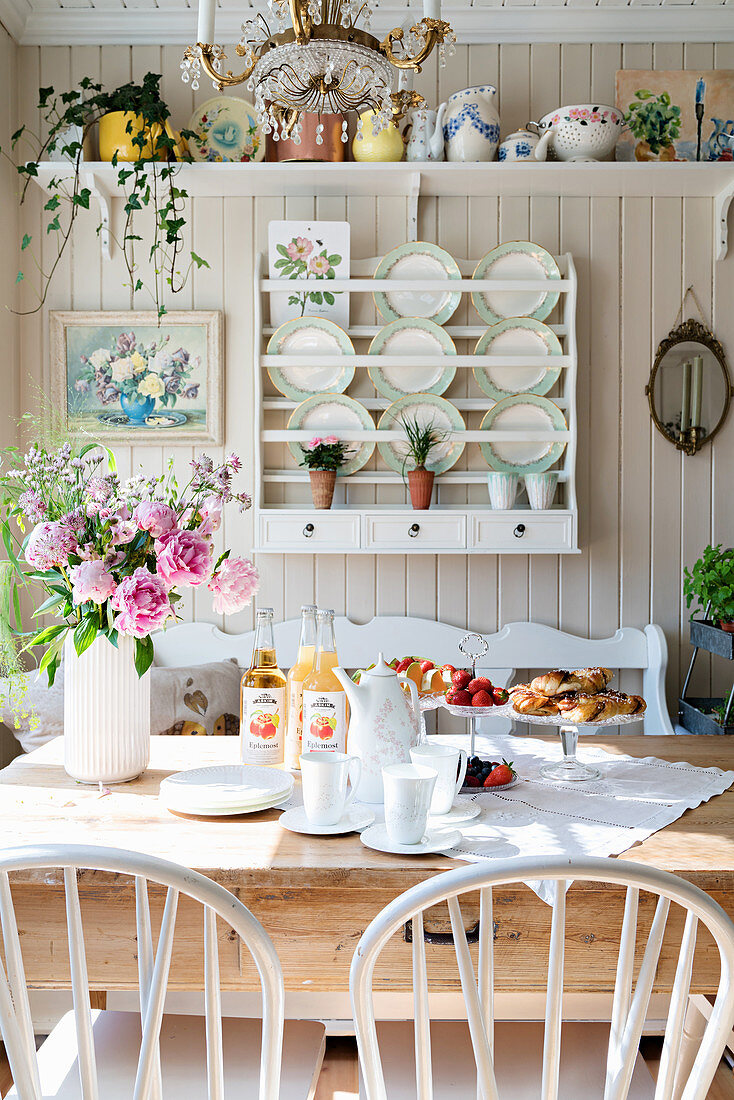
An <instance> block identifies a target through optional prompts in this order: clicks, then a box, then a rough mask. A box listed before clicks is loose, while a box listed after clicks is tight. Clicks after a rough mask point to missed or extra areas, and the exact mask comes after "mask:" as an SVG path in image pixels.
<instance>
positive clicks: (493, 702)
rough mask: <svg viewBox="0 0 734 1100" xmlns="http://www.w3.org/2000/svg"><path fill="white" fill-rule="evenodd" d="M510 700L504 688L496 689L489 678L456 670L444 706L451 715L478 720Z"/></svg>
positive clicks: (461, 669)
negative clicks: (482, 715) (483, 714)
mask: <svg viewBox="0 0 734 1100" xmlns="http://www.w3.org/2000/svg"><path fill="white" fill-rule="evenodd" d="M508 699H509V694H508V693H507V692H506V691H505V689H504V688H498V687H495V686H494V684H493V683H492V681H491V680H490V679H489V678H488V677H487V676H475V675H474V673H473V672H472V670H471V669H469V668H455V669H454V670H453V672H452V673H451V686H450V687H449V688H448V690H447V691H446V694H445V696H444V706H445V707H446V709H447V710H448V711H449V712H450V713H451V714H457V715H460V716H461V717H463V718H471V717H475V718H478V717H479V716H480V715H481V714H482V713H483V712H484V713H486V712H487V711H489V710H491V709H492V707H502V706H504V705H505V703H506V702H507V700H508Z"/></svg>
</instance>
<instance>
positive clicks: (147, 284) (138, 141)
mask: <svg viewBox="0 0 734 1100" xmlns="http://www.w3.org/2000/svg"><path fill="white" fill-rule="evenodd" d="M160 80H161V76H160V74H159V73H147V74H146V76H145V77H144V79H143V81H142V83H141V84H136V83H134V82H131V83H129V84H123V85H122V86H121V87H119V88H115V89H114V90H113V91H104V89H103V87H102V85H101V84H95V83H94V82H93V81H92V80H90V79H89V77H85V78H84V79H83V80H81V81H80V83H79V86H78V88H76V89H73V90H71V91H68V92H61V93H58V92H56V91H55V89H54V88H52V87H48V88H39V92H38V110H39V112H40V116H41V120H42V127H41V130H42V132H41V133H40V134H36V133H34V132H33V131H32V130H30V129H29V128H28V127H27V126H21V127H20V129H18V130H16V131H15V133H14V134H13V135H12V137H11V139H10V146H11V147H10V150H9V151H8V150H6V149H2V147H0V153H1V154H2V155H3V156H4V157H6V159H8V160H10V161H11V163H12V164H13V165H14V167H15V169H16V171H17V172H18V175H19V176H20V177H21V179H22V181H23V185H22V189H21V194H20V202H21V204H22V203H23V202H24V201H25V199H26V196H27V193H28V187H29V185H30V183H31V181H32V180H33V179H34V178H36V177H37V176H38V166H39V164H40V163H41V162H42V161H43V160H45V159H48V157H49V155H50V154H51V153H53V152H54V151H55V152H57V153H59V152H60V153H61V155H62V156H63V158H64V160H65V161H67V162H70V163H71V164H72V166H73V169H74V170H73V174H72V175H71V176H70V175H69V173H68V171H67V172H63V171H61V168H62V164H61V163H60V164H59V169H60V171H59V175H58V176H53V177H52V178H51V180H50V181H49V184H48V190H49V198H48V200H47V201H46V203H45V205H44V208H43V209H44V211H45V213H46V215H47V221H46V224H45V237H46V238H49V237H53V239H54V240H55V242H56V250H55V252H54V254H53V257H52V259H51V261H50V263H47V264H45V265H44V263H43V262H42V258H41V254H40V249H39V247H38V242H35V241H34V239H33V237H32V236H31V235H30V234H28V233H25V234H24V235H23V239H22V241H21V246H20V247H21V252H22V253H23V255H24V261H25V262H24V264H23V266H22V267H21V269H20V270H19V271H18V274H17V276H16V283H20V282H23V281H30V280H29V279H28V277H27V272H29V271H31V270H32V271H33V273H34V274H35V278H36V280H37V283H38V286H37V290H36V294H37V298H38V302H37V304H36V305H35V306H34V307H33V308H32V309H28V310H22V311H19V312H22V313H36V312H37V311H38V310H39V309H41V307H42V306H43V304H44V303H45V301H46V298H47V296H48V291H49V287H50V285H51V282H52V280H53V277H54V275H55V273H56V269H57V268H58V266H59V264H60V262H61V258H62V256H63V255H64V252H65V250H66V248H67V245H68V244H69V241H70V240H71V235H72V231H73V228H74V223H75V221H76V219H77V217H78V216H79V214H80V212H81V211H83V210H89V208H90V199H91V191H90V189H89V188H88V187H83V186H82V182H81V179H82V170H83V162H82V149H83V143H84V138H86V136H87V134H88V133H89V131H90V130H91V128H92V127H93V126H94V125H95V124H96V123H97V122H98V121H99V120H100V119H101V118H102V116H103V115H106V114H108V113H110V112H111V111H124V112H128V113H129V114H130V115H131V118H130V119H128V123H127V127H126V129H127V133H128V134H130V135H131V144H132V145H133V146H134V147H135V149H136V150H137V157H136V159H135V160H134V161H125V162H123V161H120V162H119V163H118V160H117V155H116V154H115V156H114V157H113V160H112V164H113V165H114V166H115V168H116V169H117V182H118V185H119V186H120V188H121V189H123V190H124V192H125V207H124V211H125V222H124V226H123V231H122V237H121V239H118V238H117V237H115V236H114V235H113V240H115V243H116V244H117V245H118V247H119V248H120V249H121V250H122V253H123V255H124V257H125V265H126V268H127V273H128V277H129V284H126V285H129V286H130V288H131V290H132V292H133V294H136V293H137V292H139V291H142V290H145V291H147V292H148V293H149V294H150V296H151V298H152V299H153V301H154V303H155V307H156V310H157V312H158V317H159V318H160V317H162V316H163V315H164V314H165V312H166V307H165V304H164V294H165V289H166V287H168V288H169V289H170V291H171V293H173V294H176V293H178V291H180V290H182V289H183V287H184V286H185V285H186V281H187V279H188V277H189V275H190V273H191V271H192V269H193V268H200V267H208V266H209V264H208V263H207V262H206V260H204V259H202V257H201V256H198V255H197V254H196V252H194V251H193V249H192V250H190V251H188V253H186V252H185V251H184V247H183V238H182V231H183V229H184V226H185V225H186V218H185V214H184V200H185V199H186V198H187V197H188V195H187V192H186V191H184V190H183V189H182V188H180V187H178V186H177V184H176V182H175V181H176V174H177V171H178V167H179V165H178V164H177V163H176V151H177V150H176V141H175V139H174V138H173V137H171V135H170V134H169V133H168V132H167V129H166V124H167V122H168V120H169V118H170V111H169V109H168V107H167V106H166V104H165V103H164V102H163V100H162V99H161V96H160ZM133 116H138V117H139V118H140V119H141V120H142V126H141V128H140V129H139V130H138V131H137V132H135V127H134V126H133V121H132V118H133ZM72 127H74V128H76V127H79V128H80V130H81V131H82V134H83V136H82V140H81V141H79V140H76V138H75V135H78V131H76V130H75V129H70V128H72ZM44 132H45V134H46V136H45V137H44V136H43V133H44ZM181 135H182V137H190V136H191V131H189V130H182V131H181ZM28 147H30V150H31V154H32V155H31V157H30V159H23V160H21V159H20V153H21V151H22V150H23V149H26V148H28ZM145 210H148V211H150V212H152V213H153V215H154V219H153V230H152V236H151V237H150V239H149V240H148V239H147V238H145V239H144V238H143V237H142V236H141V235H140V233H138V232H136V224H135V222H136V215H138V214H140V213H141V212H142V211H145ZM100 229H101V225H100V226H98V227H97V233H99V232H100ZM138 249H140V250H141V251H142V252H143V254H144V262H143V263H142V264H141V262H140V258H139V253H138Z"/></svg>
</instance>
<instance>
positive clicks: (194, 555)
mask: <svg viewBox="0 0 734 1100" xmlns="http://www.w3.org/2000/svg"><path fill="white" fill-rule="evenodd" d="M155 552H156V557H157V559H158V562H157V565H156V570H157V573H158V576H159V577H160V578H161V580H162V581H163V583H164V584H165V585H167V586H168V588H173V587H174V586H175V585H183V586H184V587H190V586H194V585H197V584H201V582H202V581H205V580H206V579H207V578H208V577H209V575H210V574H211V571H212V552H211V547H210V545H209V543H208V542H207V540H206V539H205V538H204V536H203V535H201V534H199V532H198V531H171V532H170V533H169V534H168V535H164V536H163V538H162V539H158V541H157V542H156V544H155Z"/></svg>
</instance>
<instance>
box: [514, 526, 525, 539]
mask: <svg viewBox="0 0 734 1100" xmlns="http://www.w3.org/2000/svg"><path fill="white" fill-rule="evenodd" d="M512 533H513V535H514V536H515V538H516V539H521V538H522V537H523V535H524V534H525V524H524V523H518V525H517V527H516V528H515V530H514V531H513V532H512Z"/></svg>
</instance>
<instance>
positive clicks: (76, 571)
mask: <svg viewBox="0 0 734 1100" xmlns="http://www.w3.org/2000/svg"><path fill="white" fill-rule="evenodd" d="M70 576H71V583H72V585H73V588H72V596H73V599H74V603H86V602H87V601H88V600H91V601H92V603H104V601H105V600H106V599H108V597H109V596H111V595H112V593H113V592H114V591H115V588H116V587H117V586H116V584H115V578H114V577H113V576H112V574H111V573H108V571H107V569H106V568H105V564H104V562H103V561H100V560H99V559H97V560H96V561H82V562H80V563H79V565H75V566H74V567H73V569H72V570H71V573H70Z"/></svg>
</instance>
